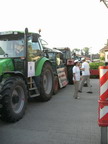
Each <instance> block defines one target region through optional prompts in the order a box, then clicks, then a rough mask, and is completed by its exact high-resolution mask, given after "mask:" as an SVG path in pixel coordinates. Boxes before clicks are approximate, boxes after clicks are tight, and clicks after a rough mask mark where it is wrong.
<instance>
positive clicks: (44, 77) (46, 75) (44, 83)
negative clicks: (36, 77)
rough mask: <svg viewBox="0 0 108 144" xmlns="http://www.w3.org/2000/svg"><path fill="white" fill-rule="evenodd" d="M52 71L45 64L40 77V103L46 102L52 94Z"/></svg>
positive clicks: (49, 66) (48, 65) (47, 64)
mask: <svg viewBox="0 0 108 144" xmlns="http://www.w3.org/2000/svg"><path fill="white" fill-rule="evenodd" d="M53 81H54V76H53V70H52V66H51V65H50V63H45V64H44V66H43V69H42V73H41V76H40V98H41V100H42V101H48V100H50V99H51V97H52V94H53Z"/></svg>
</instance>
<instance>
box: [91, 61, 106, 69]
mask: <svg viewBox="0 0 108 144" xmlns="http://www.w3.org/2000/svg"><path fill="white" fill-rule="evenodd" d="M104 65H105V63H103V62H92V63H90V69H98V68H99V66H104Z"/></svg>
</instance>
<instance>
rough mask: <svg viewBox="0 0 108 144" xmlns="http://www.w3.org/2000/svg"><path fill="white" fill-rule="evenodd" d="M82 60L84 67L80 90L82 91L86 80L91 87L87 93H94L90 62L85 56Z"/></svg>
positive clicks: (82, 68)
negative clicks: (91, 82)
mask: <svg viewBox="0 0 108 144" xmlns="http://www.w3.org/2000/svg"><path fill="white" fill-rule="evenodd" d="M81 61H82V67H81V70H82V80H81V83H80V87H79V92H82V88H83V85H84V82H85V81H86V82H87V85H88V88H89V91H88V92H87V93H92V90H91V85H90V66H89V64H88V62H86V59H85V58H82V59H81Z"/></svg>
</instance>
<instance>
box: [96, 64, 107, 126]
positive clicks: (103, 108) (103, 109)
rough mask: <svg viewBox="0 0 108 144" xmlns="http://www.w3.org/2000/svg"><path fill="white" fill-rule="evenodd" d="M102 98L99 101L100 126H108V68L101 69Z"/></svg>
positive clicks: (102, 67)
mask: <svg viewBox="0 0 108 144" xmlns="http://www.w3.org/2000/svg"><path fill="white" fill-rule="evenodd" d="M99 76H100V98H99V100H98V103H99V108H98V124H99V126H108V66H100V67H99Z"/></svg>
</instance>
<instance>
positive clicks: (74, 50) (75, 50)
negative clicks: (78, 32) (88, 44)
mask: <svg viewBox="0 0 108 144" xmlns="http://www.w3.org/2000/svg"><path fill="white" fill-rule="evenodd" d="M79 52H80V49H78V48H74V49H73V50H72V53H79Z"/></svg>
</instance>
